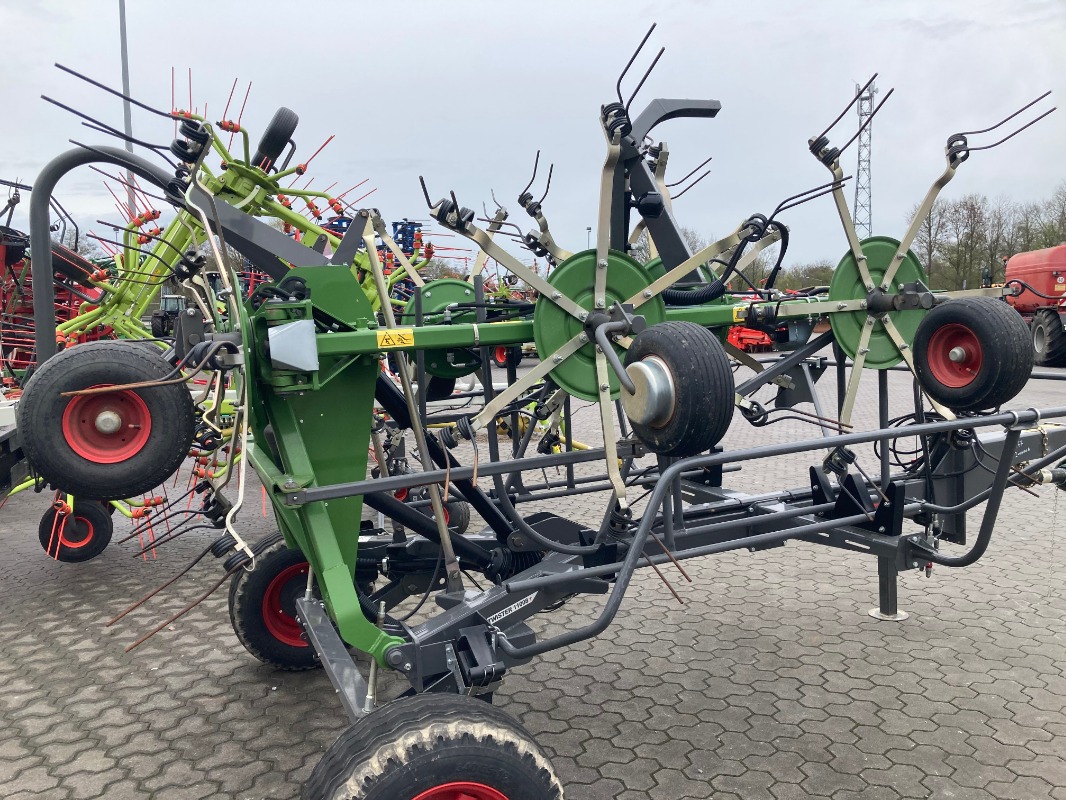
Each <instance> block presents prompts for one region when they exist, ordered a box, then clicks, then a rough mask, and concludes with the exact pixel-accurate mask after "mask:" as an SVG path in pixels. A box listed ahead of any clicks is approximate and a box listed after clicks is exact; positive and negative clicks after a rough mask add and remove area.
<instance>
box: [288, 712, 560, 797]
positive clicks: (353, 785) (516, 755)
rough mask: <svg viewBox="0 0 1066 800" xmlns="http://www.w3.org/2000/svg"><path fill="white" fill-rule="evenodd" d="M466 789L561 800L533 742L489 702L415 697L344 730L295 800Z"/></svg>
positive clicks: (556, 781)
mask: <svg viewBox="0 0 1066 800" xmlns="http://www.w3.org/2000/svg"><path fill="white" fill-rule="evenodd" d="M459 782H469V783H475V784H481V785H482V786H486V787H489V788H491V789H494V790H496V792H498V793H499V794H502V795H504V796H505V797H507V798H508V800H562V796H563V787H562V785H561V784H560V782H559V779H558V777H556V775H555V770H554V769H553V768H552V765H551V762H550V761H548V757H547V755H545V753H544V751H543V750H542V749H541V748H540V746H539V745H537V743H536V742H534V741H533V738H532V737H531V736H530V735H529V734H528V733H527V732H526V731H525V730H524V729H523V728H522V727H521V726H520V725H519V724H518V723H517V722H515V721H514V720H512V719H511V718H510V717H509V716H507V715H506V714H504V713H503V712H502V711H500V710H499V709H498V708H496V707H494V706H493V705H491V704H490V703H484V702H481V701H479V700H476V699H474V698H472V697H465V696H457V695H447V694H428V695H427V694H423V695H418V696H416V697H406V698H403V699H401V700H394V701H393V702H391V703H387V704H385V705H384V706H381V707H380V708H379V709H378V710H376V711H374V712H373V713H372V714H369V715H368V716H366V717H364V718H363V719H361V720H360V721H359V722H357V723H356V724H355V725H352V726H351V727H350V728H348V729H347V730H346V731H345V732H344V733H342V734H341V735H340V738H339V739H337V741H336V742H334V743H333V745H332V746H331V747H330V748H329V750H327V751H326V754H325V755H324V756H323V757H322V760H321V761H319V762H318V764H316V765H315V768H314V769H313V770H312V771H311V776H310V778H308V780H307V783H306V784H304V788H303V794H302V795H301V797H302V798H303V800H342V798H343V799H344V800H410V798H413V797H417V796H418V795H420V794H422V793H424V792H426V791H429V790H431V789H434V788H436V787H440V786H445V785H447V784H450V783H459Z"/></svg>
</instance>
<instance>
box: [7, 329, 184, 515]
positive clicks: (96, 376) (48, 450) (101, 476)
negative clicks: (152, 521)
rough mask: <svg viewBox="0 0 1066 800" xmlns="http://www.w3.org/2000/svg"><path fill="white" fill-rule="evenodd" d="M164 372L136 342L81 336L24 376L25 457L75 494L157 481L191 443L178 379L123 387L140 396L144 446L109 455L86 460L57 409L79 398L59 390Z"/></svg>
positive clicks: (125, 491)
mask: <svg viewBox="0 0 1066 800" xmlns="http://www.w3.org/2000/svg"><path fill="white" fill-rule="evenodd" d="M171 373H172V368H171V366H170V364H168V363H167V362H166V361H164V360H163V359H162V358H160V357H158V356H154V355H152V353H151V352H150V351H149V350H148V349H147V348H146V347H145V346H144V344H143V343H141V342H122V341H101V342H88V343H86V344H80V345H78V346H77V347H73V348H71V349H69V350H64V351H63V352H61V353H59V354H57V355H55V356H53V357H52V358H50V359H48V361H46V362H45V363H44V364H43V365H42V366H41V367H39V368H38V369H37V371H36V372H35V373H34V375H33V377H32V378H31V379H30V380H29V381H28V382H27V383H26V388H25V390H24V392H23V394H22V401H21V402H20V403H19V406H18V412H17V413H18V430H19V436H20V438H21V441H22V448H23V450H24V452H25V453H26V457H27V458H28V459H29V461H30V463H31V464H32V465H33V466H34V468H35V469H36V470H37V472H38V474H39V475H40V476H41V477H43V478H44V479H45V480H46V481H47V482H48V483H49V484H51V485H53V486H54V487H55V488H57V489H62V490H63V491H65V492H67V493H69V494H73V495H77V496H78V497H86V498H92V499H95V500H119V499H122V498H126V497H134V496H135V495H138V494H144V493H146V492H148V491H150V490H151V489H153V488H155V487H156V486H159V485H160V484H161V483H163V482H164V481H165V480H166V479H167V478H169V477H170V476H171V475H173V474H174V472H175V471H176V470H177V469H178V467H179V466H181V463H182V461H184V460H185V458H186V456H188V454H189V447H190V446H191V444H192V439H193V427H194V425H195V413H194V409H193V403H192V396H191V395H190V394H189V389H188V387H186V386H185V384H183V383H177V384H170V385H165V386H153V387H146V388H143V389H135V390H127V392H129V393H132V394H135V395H136V396H137V397H139V398H140V401H141V402H143V404H144V406H145V407H146V409H147V414H148V419H149V421H150V422H151V423H152V425H151V430H150V432H149V433H148V438H147V440H146V441H145V442H144V444H143V446H142V447H141V448H140V449H139V450H138V451H137V452H135V453H133V454H131V455H129V456H128V457H126V458H124V459H123V460H121V461H117V462H114V463H100V461H98V460H91V459H90V458H88V457H85V456H82V455H79V454H78V453H77V452H75V450H74V449H73V448H72V447H71V445H70V443H69V442H68V440H67V437H66V435H65V434H64V431H63V417H64V412H65V411H66V410H67V407H68V405H70V404H71V403H72V402H74V401H75V400H81V399H82V398H71V397H63V396H62V394H63V392H69V391H75V390H79V389H87V388H90V387H92V386H99V385H108V384H111V385H122V384H127V383H139V382H141V381H155V380H161V379H164V378H167V377H173V376H172V375H171ZM127 396H128V395H127Z"/></svg>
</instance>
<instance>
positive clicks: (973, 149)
mask: <svg viewBox="0 0 1066 800" xmlns="http://www.w3.org/2000/svg"><path fill="white" fill-rule="evenodd" d="M1057 108H1058V106H1053V107H1052V108H1049V109H1048V110H1047V111H1045V112H1044V113H1043V114H1041V115H1040V116H1039V117H1036V118H1035V119H1032V120H1030V121H1029V122H1027V123H1025V124H1024V125H1022V127H1020V128H1018V130H1016V131H1015V132H1014V133H1011V134H1008V135H1007V136H1004V137H1003V138H1002V139H1000V140H999V141H998V142H993V143H992V144H984V145H981V146H980V147H970V148H968V149H969V151H970V152H971V153H973V152H976V151H977V150H991V149H992V148H993V147H999V146H1000V145H1001V144H1003V143H1004V142H1005V141H1007V140H1008V139H1013V138H1014V137H1015V136H1017V135H1018V134H1019V133H1021V132H1022V131H1024V130H1025V129H1026V128H1031V127H1032V126H1033V125H1036V123H1038V122H1040V120H1042V119H1043V118H1044V117H1046V116H1048V114H1050V113H1051V112H1053V111H1055V110H1056V109H1057Z"/></svg>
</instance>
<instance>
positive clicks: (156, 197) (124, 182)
mask: <svg viewBox="0 0 1066 800" xmlns="http://www.w3.org/2000/svg"><path fill="white" fill-rule="evenodd" d="M88 166H89V169H91V170H92V171H93V172H99V173H100V174H101V175H103V176H104V177H105V178H110V179H111V180H113V181H118V182H119V183H121V184H122V185H123V186H125V187H126V188H127V189H133V190H134V191H137V192H140V193H141V194H143V195H144V196H145V197H151V198H152V199H153V200H161V201H163V202H164V203H167V202H169V201H168V200H167V199H166V198H165V197H160V196H159V195H157V194H152V193H151V192H146V191H144V189H142V188H141V187H140V186H134V185H133V184H132V183H130V182H129V181H127V180H125V179H123V178H120V177H118V176H117V175H112V174H111V173H109V172H105V171H104V170H102V169H100V168H99V167H98V166H96V165H95V164H89V165H88ZM97 222H100V220H97Z"/></svg>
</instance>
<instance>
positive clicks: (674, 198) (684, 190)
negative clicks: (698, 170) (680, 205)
mask: <svg viewBox="0 0 1066 800" xmlns="http://www.w3.org/2000/svg"><path fill="white" fill-rule="evenodd" d="M710 174H711V171H710V170H707V171H706V172H704V173H703V174H702V175H700V176H699V177H698V178H696V180H694V181H693V182H692V183H690V184H689V185H688V186H686V187H685V188H684V189H682V190H681V191H680V192H678V193H677V194H675V195H674V196H673V197H672V198H670V199H671V200H677V199H679V198H680V197H681V195H683V194H684V193H685V192H687V191H688V190H689V189H691V188H692V187H693V186H695V185H696V184H697V183H699V182H700V181H702V180H703V179H704V178H706V177H707V176H708V175H710Z"/></svg>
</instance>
